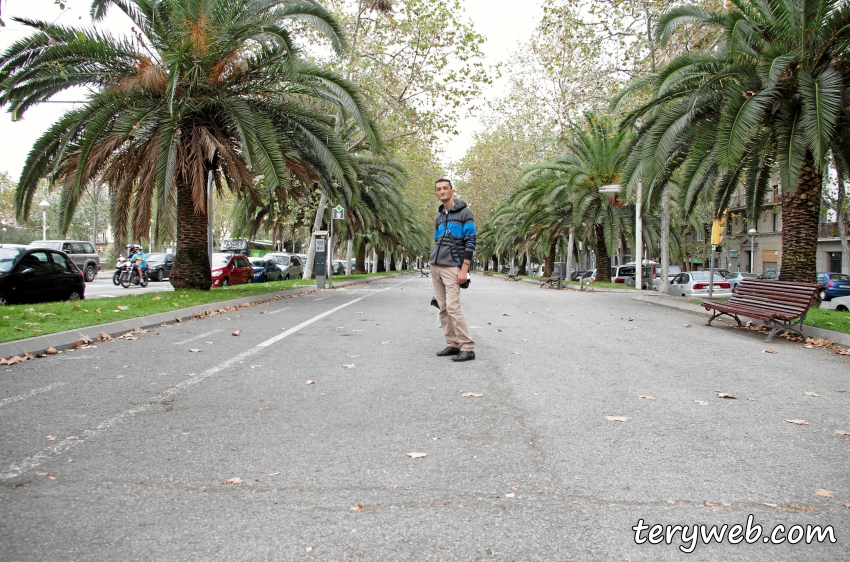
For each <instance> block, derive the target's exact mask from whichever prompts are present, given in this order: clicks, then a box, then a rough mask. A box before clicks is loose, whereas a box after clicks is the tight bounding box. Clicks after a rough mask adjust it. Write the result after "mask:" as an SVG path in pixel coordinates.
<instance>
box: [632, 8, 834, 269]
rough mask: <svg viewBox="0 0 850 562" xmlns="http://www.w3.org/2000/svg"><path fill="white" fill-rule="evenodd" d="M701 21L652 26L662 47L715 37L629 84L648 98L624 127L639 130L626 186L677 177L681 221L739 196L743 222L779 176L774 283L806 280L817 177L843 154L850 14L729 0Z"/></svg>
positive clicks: (676, 12) (812, 255) (692, 13)
mask: <svg viewBox="0 0 850 562" xmlns="http://www.w3.org/2000/svg"><path fill="white" fill-rule="evenodd" d="M732 3H733V4H734V7H732V8H730V9H728V10H724V11H720V12H710V11H706V10H703V9H701V8H697V7H695V6H681V7H677V8H673V9H672V10H670V11H669V12H667V14H665V15H664V16H663V17H662V18H661V19H660V20H659V23H658V27H657V30H656V36H657V38H658V40H659V41H661V42H664V41H666V39H667V38H668V37H669V36H670V34H671V33H672V31H673V30H674V29H675V28H676V27H677V26H679V25H682V24H685V23H698V24H702V25H708V26H716V27H718V28H719V29H720V30H721V31H722V33H723V38H722V39H723V40H722V43H721V44H720V46H718V47H717V48H716V49H714V50H713V51H712V52H710V53H696V54H693V53H689V54H685V55H681V56H679V57H677V58H676V59H674V60H673V61H672V62H671V63H670V64H669V65H668V66H667V67H666V68H665V69H664V70H663V71H662V72H660V73H658V74H655V75H652V76H650V77H648V78H646V79H644V80H642V81H638V82H636V83H635V84H634V85H633V86H632V89H633V90H634V89H639V88H642V87H644V86H646V85H649V86H651V87H652V89H653V92H654V98H653V99H652V100H651V101H650V102H648V103H646V104H644V105H643V106H642V107H640V108H638V109H637V110H636V111H635V112H633V113H632V114H631V115H629V116H628V117H627V118H626V119H625V120H624V126H626V127H628V126H631V125H632V124H633V123H636V122H638V120H643V123H642V127H641V130H640V132H639V136H638V140H637V142H636V145H635V150H634V151H633V152H632V155H631V157H630V163H629V166H628V168H627V170H626V173H625V174H624V182H626V183H629V184H634V183H635V182H637V181H638V179H640V178H642V179H643V180H644V183H647V182H654V183H655V185H661V186H663V185H664V183H665V179H664V178H665V176H666V177H669V175H670V174H671V173H673V171H675V170H681V177H680V181H681V189H682V194H681V199H682V201H683V203H684V204H685V210H687V211H690V210H692V209H693V206H694V205H695V204H696V202H697V201H698V200H699V199H700V197H701V196H702V195H703V194H704V193H705V192H708V193H711V194H713V195H714V201H715V212H716V213H717V214H720V213H722V212H723V211H724V210H725V209H726V208H727V207H728V205H729V201H730V199H731V196H732V194H733V193H734V191H735V190H736V189H737V188H738V186H739V185H742V186H743V188H744V190H745V192H746V195H747V201H748V205H749V209H748V214H749V216H750V218H751V219H752V218H757V217H758V215H759V214H760V213H761V204H762V201H763V199H764V194H765V192H766V191H767V190H768V189H769V188H770V185H771V181H772V179H773V178H774V177H775V176H776V175H778V176H779V180H780V183H781V186H782V273H781V279H783V280H789V281H809V282H813V281H814V280H815V272H816V249H817V227H818V219H819V216H820V201H821V189H822V186H823V173H824V170H825V168H826V166H827V163H828V160H829V159H830V156H831V153H836V152H838V153H841V152H846V151H847V147H846V139H845V141H842V140H841V139H840V138H839V133H840V131H842V130H846V129H847V128H848V126H850V117H849V116H848V112H850V109H848V107H847V106H848V103H847V100H848V99H850V90H848V85H849V84H850V66H848V56H847V47H848V44H850V6H848V4H847V3H846V2H842V1H839V0H811V1H808V0H807V1H805V2H804V1H802V0H777V1H772V2H763V1H761V0H733V1H732Z"/></svg>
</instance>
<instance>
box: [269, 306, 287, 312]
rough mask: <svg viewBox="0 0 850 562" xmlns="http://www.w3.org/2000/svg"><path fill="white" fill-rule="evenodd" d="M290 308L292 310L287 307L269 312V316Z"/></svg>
mask: <svg viewBox="0 0 850 562" xmlns="http://www.w3.org/2000/svg"><path fill="white" fill-rule="evenodd" d="M290 308H292V307H291V306H287V307H286V308H279V309H277V310H272V311H271V312H269V314H277V313H278V312H283V311H284V310H289V309H290Z"/></svg>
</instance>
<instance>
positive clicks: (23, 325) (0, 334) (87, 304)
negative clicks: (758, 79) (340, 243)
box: [0, 272, 398, 342]
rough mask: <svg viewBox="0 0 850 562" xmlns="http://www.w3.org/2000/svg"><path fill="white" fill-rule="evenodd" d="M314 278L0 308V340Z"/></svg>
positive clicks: (299, 284) (300, 284)
mask: <svg viewBox="0 0 850 562" xmlns="http://www.w3.org/2000/svg"><path fill="white" fill-rule="evenodd" d="M390 273H398V272H387V273H367V274H362V275H349V276H341V277H334V278H333V279H332V281H333V282H334V283H337V282H340V281H356V280H358V279H369V278H372V277H383V276H386V275H388V274H390ZM315 286H316V281H315V279H309V280H308V279H290V280H289V281H273V282H270V283H250V284H248V285H233V286H230V287H220V288H215V289H211V290H209V291H198V290H182V291H173V292H171V291H163V292H160V293H146V294H142V295H127V296H121V297H115V298H100V299H91V300H82V301H79V302H75V303H71V302H67V301H65V302H46V303H39V304H16V305H12V306H6V307H0V342H7V341H15V340H21V339H24V338H32V337H37V336H44V335H47V334H55V333H56V332H64V331H65V330H74V329H78V328H86V327H88V326H97V325H99V324H107V323H109V322H116V321H118V320H129V319H132V318H140V317H142V316H149V315H151V314H160V313H163V312H169V311H173V310H179V309H181V308H191V307H193V306H199V305H205V304H211V303H216V302H222V301H229V300H233V299H241V298H242V297H252V296H255V295H262V294H265V293H274V292H277V291H288V290H290V289H299V288H308V287H315Z"/></svg>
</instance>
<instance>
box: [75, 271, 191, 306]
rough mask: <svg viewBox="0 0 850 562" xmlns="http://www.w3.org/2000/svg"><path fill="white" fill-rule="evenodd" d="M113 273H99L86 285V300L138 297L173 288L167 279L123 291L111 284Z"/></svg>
mask: <svg viewBox="0 0 850 562" xmlns="http://www.w3.org/2000/svg"><path fill="white" fill-rule="evenodd" d="M113 273H115V270H114V269H110V270H104V271H101V272H100V273H98V274H97V276H96V277H95V278H94V280H93V281H89V282H88V283H86V298H87V299H101V298H105V297H121V296H124V295H139V294H143V293H159V292H162V291H173V290H174V287H172V286H171V283H169V282H168V280H167V279H166V280H165V281H162V282H158V281H150V282H148V286H147V287H142V286H140V285H130V286H129V287H127V288H126V289H125V288H124V287H122V286H121V285H115V284H114V283H112V274H113Z"/></svg>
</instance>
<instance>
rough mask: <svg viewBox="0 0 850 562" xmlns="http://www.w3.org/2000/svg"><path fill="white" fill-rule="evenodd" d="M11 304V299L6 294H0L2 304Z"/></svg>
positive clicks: (0, 304)
mask: <svg viewBox="0 0 850 562" xmlns="http://www.w3.org/2000/svg"><path fill="white" fill-rule="evenodd" d="M7 304H9V300H8V299H7V298H6V295H0V306H6V305H7Z"/></svg>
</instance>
